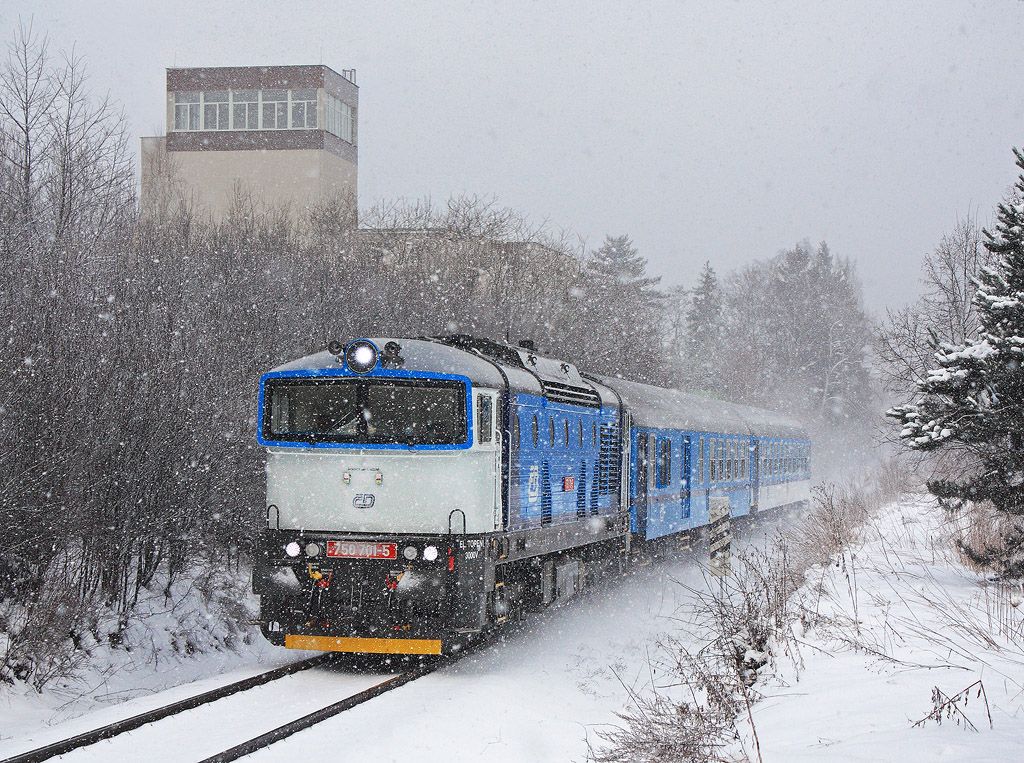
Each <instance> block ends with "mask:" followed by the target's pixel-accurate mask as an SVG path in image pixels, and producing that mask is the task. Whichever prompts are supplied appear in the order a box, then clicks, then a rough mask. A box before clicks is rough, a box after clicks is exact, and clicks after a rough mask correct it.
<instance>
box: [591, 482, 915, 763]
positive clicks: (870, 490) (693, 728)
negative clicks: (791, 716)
mask: <svg viewBox="0 0 1024 763" xmlns="http://www.w3.org/2000/svg"><path fill="white" fill-rule="evenodd" d="M911 484H912V481H911V480H910V478H909V476H908V473H907V471H906V470H905V469H904V468H903V467H902V466H901V465H900V464H898V463H895V462H887V463H886V464H884V465H883V466H882V467H881V468H880V469H879V470H878V472H877V473H875V474H872V475H870V477H866V478H864V479H861V480H858V481H853V482H849V483H846V484H843V485H834V484H829V485H821V486H818V487H817V488H815V490H814V492H813V496H812V500H811V505H810V506H809V507H808V509H807V511H806V512H805V513H804V514H803V516H801V517H800V518H799V519H798V520H797V521H796V522H795V523H794V524H793V525H792V526H791V527H790V528H788V529H787V530H786V531H785V532H780V533H779V534H778V535H777V536H776V537H775V538H774V540H773V542H772V543H770V544H769V545H768V547H767V548H763V549H761V548H750V549H745V550H742V551H740V552H738V553H737V552H734V554H733V557H732V570H733V572H732V574H731V575H730V576H729V577H728V578H726V579H724V580H722V581H721V582H719V581H718V580H717V579H711V578H710V577H709V576H707V575H706V576H705V581H704V585H703V586H700V587H689V586H687V587H686V592H687V594H688V597H687V599H688V604H687V605H686V606H685V608H684V610H683V611H681V612H680V613H679V617H678V622H679V623H680V625H681V628H682V629H683V630H684V634H683V635H680V636H678V637H673V638H669V639H666V641H665V642H663V643H662V644H659V647H660V650H659V653H660V654H662V655H664V657H663V660H662V662H660V663H659V664H658V665H657V666H654V665H652V675H653V674H654V672H655V669H656V668H657V670H658V671H660V672H661V673H662V674H666V673H667V676H668V679H667V683H668V687H667V688H654V689H652V690H650V691H647V692H639V691H636V690H634V689H632V688H629V687H627V691H628V693H629V698H630V706H629V707H628V708H627V709H626V710H624V711H623V712H622V713H620V714H619V718H620V719H621V721H622V724H621V725H618V726H615V727H613V728H611V729H609V730H606V731H604V732H600V733H599V734H598V736H599V738H600V739H601V740H602V742H603V746H602V747H601V748H600V749H598V750H595V749H593V748H591V750H590V759H591V760H592V761H595V762H596V763H653V761H694V762H696V761H714V762H716V763H717V762H724V761H730V762H731V761H738V760H758V761H760V759H761V754H760V749H759V744H758V739H757V729H756V727H755V725H754V723H753V716H752V713H751V711H750V708H751V705H752V704H753V703H755V702H756V701H757V700H758V699H759V696H758V694H757V690H756V681H757V677H758V673H759V671H761V670H764V669H771V667H772V663H773V662H774V661H776V660H778V659H780V658H786V659H791V660H792V661H793V663H794V665H796V666H797V668H799V667H800V665H801V662H802V660H801V657H800V653H799V647H798V643H797V641H796V639H795V638H794V635H793V634H794V631H795V628H794V626H795V625H796V624H797V622H798V621H806V619H807V618H808V617H809V616H813V615H810V612H811V611H812V607H813V596H814V589H813V586H812V587H811V589H810V591H809V593H808V597H807V598H808V599H810V600H804V599H800V600H798V597H797V596H795V595H794V594H796V593H797V592H798V591H799V590H800V589H801V586H803V585H804V583H805V579H806V574H807V571H808V570H809V569H811V568H812V567H814V566H816V565H817V566H823V567H826V566H829V565H831V564H837V565H839V566H841V567H842V568H843V569H844V571H845V572H846V574H847V580H848V582H849V585H850V586H851V591H850V593H851V596H852V598H853V599H854V600H856V567H855V565H854V563H853V561H854V560H853V557H852V555H851V554H850V553H849V550H850V549H851V548H852V547H853V546H855V545H856V544H857V542H858V541H859V539H860V535H861V532H862V529H863V527H864V525H865V524H866V523H867V522H868V521H869V519H870V518H871V516H872V515H873V514H874V513H875V512H877V510H878V509H879V508H880V507H881V506H883V505H885V504H886V503H888V502H891V501H893V500H896V499H897V498H898V497H899V495H900V494H901V493H902V492H905V491H906V490H907V488H908V487H909V486H910V485H911ZM694 642H696V643H701V644H704V646H703V647H702V648H700V649H699V650H697V651H694V650H693V649H692V648H690V647H688V646H687V644H693V643H694Z"/></svg>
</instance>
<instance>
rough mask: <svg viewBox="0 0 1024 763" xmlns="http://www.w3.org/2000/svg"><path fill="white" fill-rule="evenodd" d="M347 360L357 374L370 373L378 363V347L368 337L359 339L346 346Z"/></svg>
mask: <svg viewBox="0 0 1024 763" xmlns="http://www.w3.org/2000/svg"><path fill="white" fill-rule="evenodd" d="M345 362H346V363H347V364H348V367H349V368H350V369H351V370H353V371H355V372H356V373H357V374H365V373H369V372H370V371H372V370H373V367H374V366H376V365H377V348H376V347H374V346H373V342H371V341H369V340H367V339H357V340H356V341H355V342H352V343H351V344H349V346H348V347H347V348H345Z"/></svg>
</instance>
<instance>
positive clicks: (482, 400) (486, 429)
mask: <svg viewBox="0 0 1024 763" xmlns="http://www.w3.org/2000/svg"><path fill="white" fill-rule="evenodd" d="M493 416H494V413H493V405H492V403H491V397H490V395H477V396H476V441H477V442H478V443H480V444H485V443H489V442H491V440H493V439H494V418H493Z"/></svg>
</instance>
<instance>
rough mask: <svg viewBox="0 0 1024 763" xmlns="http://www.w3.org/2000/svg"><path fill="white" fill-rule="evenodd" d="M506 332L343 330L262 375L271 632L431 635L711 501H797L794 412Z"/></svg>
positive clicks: (335, 646)
mask: <svg viewBox="0 0 1024 763" xmlns="http://www.w3.org/2000/svg"><path fill="white" fill-rule="evenodd" d="M523 345H524V346H512V345H509V344H505V343H500V342H493V341H488V340H484V339H479V338H474V337H469V336H464V335H456V336H442V337H423V338H416V339H409V338H387V337H381V338H369V339H358V340H355V341H352V342H349V343H347V344H345V345H342V344H340V343H332V344H331V345H330V346H329V348H328V350H327V351H324V352H320V353H317V354H314V355H310V356H307V357H304V358H301V359H299V360H296V361H294V362H291V363H288V364H285V365H283V366H281V367H279V368H277V369H275V370H273V371H270V372H269V373H266V374H264V375H263V376H262V377H261V378H260V382H259V395H258V413H257V429H258V434H257V439H258V441H259V443H260V445H262V446H263V447H264V448H266V459H267V460H266V475H267V528H266V529H265V530H263V531H262V533H261V534H260V536H259V539H258V544H257V551H258V552H257V554H256V557H255V563H254V570H253V588H254V591H255V592H256V593H257V594H259V596H260V624H261V628H262V630H263V633H264V635H265V636H266V637H267V638H268V639H269V640H270V641H271V642H272V643H274V644H277V645H281V646H285V647H289V648H295V649H313V650H322V651H338V652H349V653H374V654H414V655H438V654H442V653H447V652H449V651H452V650H456V649H458V648H460V646H461V645H464V644H465V643H467V642H468V641H470V640H472V639H473V638H475V637H477V636H479V635H480V634H482V633H484V632H486V631H488V630H490V629H492V628H494V627H496V626H499V625H501V624H502V623H504V622H505V621H506V620H508V619H509V618H512V617H516V616H518V614H519V613H521V612H523V611H525V610H528V609H536V608H541V607H544V606H547V605H549V604H551V603H553V602H556V601H559V600H564V599H567V598H569V597H572V596H574V595H575V594H576V593H577V592H578V591H580V590H581V589H582V588H584V587H585V586H587V585H589V584H591V583H592V582H593V581H595V580H596V579H598V578H599V577H601V576H602V575H605V574H608V573H610V572H614V571H617V570H621V569H622V568H623V567H624V566H625V565H627V564H629V562H630V559H631V558H632V557H633V556H635V555H636V554H637V552H638V550H639V549H643V548H647V547H649V546H651V545H652V544H658V543H662V544H665V543H670V542H671V541H672V540H673V539H674V538H676V537H679V536H684V535H685V534H688V533H693V532H695V531H699V530H700V529H701V528H702V527H705V526H707V525H708V523H709V513H710V509H711V508H712V506H716V507H719V509H720V508H721V507H723V506H724V507H727V511H728V514H729V515H730V516H732V517H743V516H746V515H749V514H754V513H758V512H766V511H769V510H773V509H777V508H780V507H784V506H792V505H797V504H801V503H804V502H806V501H807V500H808V497H809V491H810V455H811V454H810V446H811V443H810V441H809V440H808V437H807V433H806V432H805V431H804V429H803V428H801V426H800V424H799V423H797V422H795V421H793V420H791V419H789V418H787V417H785V416H782V415H779V414H775V413H771V412H769V411H765V410H761V409H757V408H751V407H748V406H741V405H734V404H731V403H727V402H723V401H719V400H714V399H709V398H707V397H703V396H697V395H693V394H688V393H685V392H682V391H679V390H674V389H663V388H660V387H654V386H650V385H645V384H638V383H635V382H630V381H624V380H621V379H612V378H607V377H602V376H598V375H594V374H589V373H583V372H581V371H580V370H579V369H577V368H576V366H574V365H573V364H571V363H567V362H563V361H560V360H556V359H552V358H549V357H545V356H543V355H541V354H540V353H538V352H537V351H536V350H535V349H534V348H533V347H532V346H531V345H530V343H528V342H524V343H523Z"/></svg>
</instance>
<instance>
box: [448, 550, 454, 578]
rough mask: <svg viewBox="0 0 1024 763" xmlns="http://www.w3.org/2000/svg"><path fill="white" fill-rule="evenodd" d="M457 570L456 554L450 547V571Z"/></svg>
mask: <svg viewBox="0 0 1024 763" xmlns="http://www.w3.org/2000/svg"><path fill="white" fill-rule="evenodd" d="M454 571H455V554H453V553H452V550H451V549H448V572H454Z"/></svg>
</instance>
